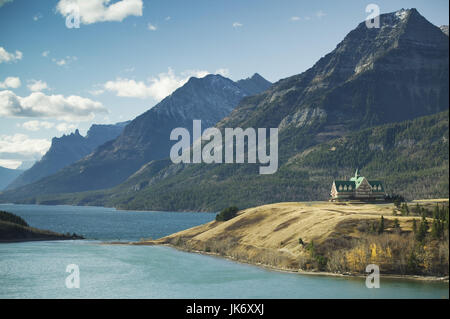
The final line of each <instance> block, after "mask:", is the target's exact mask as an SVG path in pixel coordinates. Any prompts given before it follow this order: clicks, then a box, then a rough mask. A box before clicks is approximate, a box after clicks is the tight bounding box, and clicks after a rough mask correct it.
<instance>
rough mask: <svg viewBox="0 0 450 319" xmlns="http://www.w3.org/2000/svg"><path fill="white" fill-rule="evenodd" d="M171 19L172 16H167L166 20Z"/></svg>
mask: <svg viewBox="0 0 450 319" xmlns="http://www.w3.org/2000/svg"><path fill="white" fill-rule="evenodd" d="M170 19H172V17H171V16H168V17H166V18H165V19H164V20H166V21H169V20H170Z"/></svg>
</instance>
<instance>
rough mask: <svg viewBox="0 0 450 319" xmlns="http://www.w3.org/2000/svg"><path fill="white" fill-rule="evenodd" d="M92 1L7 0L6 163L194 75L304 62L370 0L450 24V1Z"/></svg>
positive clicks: (286, 69)
mask: <svg viewBox="0 0 450 319" xmlns="http://www.w3.org/2000/svg"><path fill="white" fill-rule="evenodd" d="M71 2H77V3H78V2H79V3H81V4H82V6H80V7H79V8H80V9H79V13H80V18H81V21H80V22H81V23H80V28H71V29H69V28H67V27H66V15H67V14H68V13H67V12H68V11H67V10H69V9H70V8H69V6H70V4H71ZM84 3H86V2H84ZM88 3H90V6H83V0H61V1H57V0H53V1H51V0H33V1H30V0H0V166H6V167H15V166H17V165H19V164H20V162H21V161H23V160H31V159H37V158H39V157H40V156H41V155H42V154H43V153H44V152H45V151H46V150H47V149H48V147H49V145H50V141H51V138H52V137H53V136H61V135H62V134H64V133H70V132H71V131H73V130H74V129H75V128H79V129H80V131H81V133H82V134H85V132H86V130H87V129H88V128H89V126H90V125H91V124H93V123H115V122H119V121H125V120H129V119H133V118H134V117H135V116H137V115H139V114H141V113H142V112H144V111H146V110H148V109H149V108H150V107H152V106H154V105H155V104H156V103H157V102H158V101H159V100H160V99H162V98H163V97H164V96H166V95H167V94H169V93H170V92H172V91H173V90H174V89H175V88H176V87H178V86H180V85H182V84H183V83H184V82H185V81H186V80H187V79H188V78H189V77H190V76H203V75H205V74H207V73H221V74H223V75H225V76H227V77H230V78H231V79H233V80H239V79H241V78H246V77H249V76H251V75H252V74H253V73H255V72H258V73H260V74H261V75H262V76H264V77H265V78H267V79H268V80H270V81H272V82H275V81H277V80H279V79H281V78H284V77H288V76H290V75H294V74H298V73H301V72H302V71H305V70H306V69H308V68H309V67H311V66H312V65H313V64H314V63H315V62H316V61H317V60H318V59H319V58H320V57H322V56H324V55H325V54H326V53H328V52H330V51H331V50H333V49H334V48H335V47H336V45H337V44H338V43H339V42H340V41H341V40H342V39H343V38H344V36H345V35H346V34H347V33H348V32H349V31H351V30H352V29H353V28H355V27H356V26H357V25H358V23H360V22H362V21H364V20H365V18H366V17H367V15H368V13H366V12H365V8H366V6H367V5H368V4H369V3H375V4H377V5H378V6H379V7H380V10H381V13H385V12H391V11H396V10H398V9H401V8H413V7H414V8H417V9H418V10H419V12H420V13H421V14H422V15H423V16H425V18H427V19H428V20H429V21H430V22H432V23H433V24H435V25H443V24H448V9H449V8H448V7H449V4H448V1H447V0H433V1H429V0H428V1H424V0H415V1H414V0H411V1H401V0H398V1H394V0H385V1H359V0H358V1H357V0H346V1H331V0H330V1H299V0H296V1H294V0H281V1H280V0H239V1H238V0H214V1H212V0H192V1H186V0H182V1H175V0H158V1H156V0H155V1H150V0H149V1H147V0H122V1H117V0H116V1H113V0H111V1H102V0H89V1H88ZM94 4H96V6H95V5H94ZM114 5H116V7H111V8H110V6H114ZM119 5H121V6H119ZM68 8H69V9H68ZM18 105H19V107H20V109H18V108H17V107H18Z"/></svg>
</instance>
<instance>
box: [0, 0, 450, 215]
mask: <svg viewBox="0 0 450 319" xmlns="http://www.w3.org/2000/svg"><path fill="white" fill-rule="evenodd" d="M448 46H449V40H448V35H446V34H445V33H444V32H443V31H442V30H441V29H440V28H439V27H436V26H434V25H432V24H431V23H430V22H428V21H427V20H426V19H425V18H424V17H423V16H421V15H420V14H419V12H418V11H417V10H416V9H408V10H403V9H402V10H399V11H397V12H393V13H388V14H382V15H381V16H380V28H370V29H369V28H367V27H366V24H365V22H362V23H361V24H359V25H358V26H357V27H356V28H355V29H354V30H352V31H351V32H350V33H349V34H348V35H347V36H346V37H345V38H344V39H343V41H342V42H341V43H339V44H338V45H337V47H336V48H335V49H334V50H333V51H332V52H330V53H329V54H327V55H326V56H324V57H323V58H321V59H320V60H319V61H318V62H317V63H316V64H314V65H313V66H312V67H311V68H310V69H308V70H306V71H305V72H303V73H301V74H298V75H294V76H291V77H289V78H286V79H282V80H280V81H278V82H277V83H274V84H273V85H271V86H270V87H267V88H266V89H264V90H261V93H258V94H255V93H253V94H243V93H242V92H243V89H242V88H241V87H239V86H238V84H237V83H234V82H233V85H232V84H231V83H229V82H228V83H229V85H230V89H229V90H227V92H228V93H227V95H226V97H225V96H223V95H222V96H221V98H217V97H213V98H211V99H197V96H196V98H195V99H192V100H190V101H191V102H192V104H190V103H180V104H177V105H182V106H183V107H182V108H174V107H173V104H172V102H169V101H173V100H174V96H178V94H176V93H177V91H176V92H174V94H172V95H171V96H169V97H168V98H166V99H165V100H163V101H162V102H161V103H160V104H159V105H158V106H159V107H158V106H157V107H155V108H153V109H151V110H149V111H148V112H147V113H144V114H143V115H141V116H140V117H138V118H136V119H135V120H133V121H132V122H131V123H130V124H129V125H128V126H127V127H126V128H125V130H124V132H123V133H122V135H121V136H119V137H118V138H117V139H115V140H114V141H112V142H110V143H106V144H104V145H103V146H101V147H100V148H98V149H97V150H96V151H95V152H94V153H92V154H91V155H89V156H88V157H86V158H84V159H82V160H81V161H79V162H77V163H76V164H74V165H72V166H69V167H67V168H65V169H63V170H61V171H60V172H59V173H58V174H55V175H53V176H50V177H48V178H46V179H43V180H40V181H38V182H37V183H35V184H31V185H28V186H25V187H23V188H19V189H17V190H16V191H15V193H14V194H13V193H7V192H6V193H4V194H2V195H0V200H4V199H5V198H8V199H10V200H11V199H13V200H16V201H21V202H28V203H50V204H51V203H71V204H78V205H106V206H115V207H119V208H124V209H143V210H197V211H198V210H202V211H205V210H206V211H208V210H210V211H211V210H218V209H221V208H223V207H226V206H230V205H236V206H238V207H240V208H245V207H250V206H257V205H261V204H266V203H271V202H277V201H303V200H324V199H327V198H328V196H329V189H330V187H331V182H332V180H333V179H334V178H344V177H346V176H349V175H350V174H351V173H352V172H353V171H354V169H355V168H360V169H361V171H362V173H363V174H366V173H367V174H370V176H369V175H368V177H370V178H375V179H380V180H385V181H386V187H387V189H388V191H389V192H390V193H397V194H401V195H404V196H405V197H406V198H409V199H412V198H427V197H435V196H448V190H449V186H448V149H449V144H448V138H449V137H448V100H449V92H448V88H449V77H448V70H449V64H448V62H449V58H448V54H449V47H448ZM215 77H218V76H215ZM218 79H219V80H220V81H221V82H223V78H221V77H220V78H218ZM219 80H218V81H219ZM191 82H194V83H191ZM198 82H199V80H198V79H191V80H190V81H189V82H188V83H187V84H186V85H185V87H186V88H189V90H188V91H189V92H192V90H193V89H192V86H194V84H196V85H200V83H198ZM246 86H247V87H248V84H247V83H246ZM185 87H183V88H181V89H179V90H181V91H183V92H184V89H186V88H185ZM227 87H228V86H227ZM236 87H237V89H235V88H236ZM207 91H214V87H212V88H211V89H209V90H207ZM230 92H231V93H230ZM224 99H225V100H227V101H228V100H232V101H234V102H235V103H236V105H237V106H236V107H235V108H234V107H230V108H229V109H227V110H228V111H231V110H232V109H233V111H232V112H231V113H230V114H227V112H223V113H222V114H220V115H221V116H220V117H219V116H218V117H216V118H214V119H211V120H210V121H205V122H207V123H208V125H213V124H214V123H215V122H217V121H219V120H220V121H219V122H218V123H217V124H216V126H217V127H218V128H219V129H221V130H224V128H227V127H241V128H247V127H254V128H269V127H277V128H278V129H279V141H278V143H279V169H278V172H277V173H276V174H273V175H264V176H263V175H259V174H258V166H259V165H252V164H233V165H229V164H173V163H172V162H171V161H170V160H169V159H166V158H167V154H168V148H166V149H164V148H163V147H161V146H160V145H158V144H157V143H158V142H157V141H156V140H154V137H155V136H158V137H159V138H158V140H160V139H161V138H162V137H164V141H166V140H167V136H168V134H169V132H170V131H169V130H168V125H164V121H163V120H159V121H158V124H159V125H160V126H161V127H162V128H163V129H161V130H151V134H144V132H147V131H146V130H145V129H144V127H146V125H148V123H154V122H151V121H152V119H153V118H157V119H160V118H159V117H158V116H159V114H164V115H165V116H164V118H171V119H174V120H175V119H176V120H177V121H178V122H177V123H181V124H183V125H180V126H182V127H187V128H189V127H190V126H191V125H192V119H198V118H199V117H196V115H197V114H198V112H200V114H201V115H203V113H202V110H205V109H208V106H209V108H211V107H212V106H214V105H217V103H219V104H221V101H223V100H224ZM175 100H177V99H175ZM181 100H182V99H181ZM202 101H204V102H205V103H206V104H202ZM211 104H212V106H211ZM198 105H200V109H201V110H199V109H197V108H196V107H195V106H198ZM171 106H172V107H171ZM150 114H151V115H150ZM154 114H157V115H154ZM180 114H181V115H180ZM201 119H202V120H203V118H201ZM154 125H156V123H154ZM205 126H206V125H205ZM158 127H159V126H158ZM158 134H160V135H158ZM167 147H168V146H167ZM155 149H161V150H163V151H162V152H158V153H155ZM155 154H156V155H155ZM104 172H107V173H104ZM74 185H75V186H74ZM86 190H97V191H90V192H79V191H86ZM71 192H79V193H71Z"/></svg>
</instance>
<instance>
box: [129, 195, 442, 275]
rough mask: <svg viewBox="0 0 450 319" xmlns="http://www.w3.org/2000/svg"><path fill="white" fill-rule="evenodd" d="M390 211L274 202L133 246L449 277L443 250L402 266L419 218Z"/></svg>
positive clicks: (276, 263) (275, 263) (287, 264)
mask: <svg viewBox="0 0 450 319" xmlns="http://www.w3.org/2000/svg"><path fill="white" fill-rule="evenodd" d="M437 202H438V203H439V205H441V206H440V207H441V210H442V212H444V211H445V209H446V211H447V213H446V214H447V217H446V218H447V219H448V199H446V200H442V201H440V200H438V201H437ZM421 207H423V209H428V208H426V207H431V209H433V208H435V207H436V203H435V202H429V203H427V205H425V206H421ZM393 210H394V205H392V204H381V205H372V204H364V205H361V204H348V203H347V204H333V203H326V202H309V203H308V202H303V203H294V202H291V203H276V204H271V205H265V206H260V207H253V208H249V209H246V210H243V211H241V212H240V213H239V214H238V215H237V217H234V218H232V219H230V220H228V221H225V222H218V221H212V222H210V223H207V224H204V225H200V226H197V227H194V228H191V229H187V230H184V231H181V232H178V233H175V234H172V235H170V236H167V237H163V238H161V239H158V240H152V241H141V242H138V243H135V244H137V245H161V244H169V245H172V246H175V247H177V248H181V249H184V250H188V251H199V252H205V253H212V254H217V255H220V256H224V257H229V258H232V259H235V260H238V261H243V262H248V263H252V264H257V265H264V266H270V267H274V268H276V269H284V270H295V271H298V270H299V269H301V270H328V271H331V272H343V271H344V272H345V271H350V272H352V273H353V272H354V273H364V270H365V267H366V266H367V265H368V264H370V263H375V264H378V265H380V267H381V271H382V272H383V273H385V274H386V273H397V274H407V273H410V274H411V273H412V274H419V273H426V272H428V273H429V274H438V275H446V274H447V275H448V253H447V254H446V257H444V256H442V257H443V259H441V260H434V259H432V258H431V257H429V258H430V259H428V262H430V261H432V262H433V263H435V265H434V266H435V267H436V268H433V267H434V266H433V267H429V268H427V269H425V268H422V270H419V269H412V268H411V269H407V260H406V259H405V258H404V256H405V255H406V256H408V254H410V253H411V250H413V249H415V246H414V237H411V235H412V234H411V232H412V229H413V223H414V222H413V221H414V220H415V221H416V224H417V225H419V224H420V221H421V219H420V217H418V216H416V217H413V216H393ZM381 216H383V221H384V227H383V231H382V233H374V232H372V231H371V228H372V227H373V225H379V223H380V219H381ZM395 220H397V222H398V224H397V226H395V225H396V222H395ZM430 222H431V219H430ZM377 227H379V226H377ZM429 240H431V241H430V247H429V248H431V243H433V245H435V246H433V247H434V248H436V247H437V246H436V245H442V248H443V249H445V247H447V248H448V237H447V239H443V240H442V241H436V240H435V241H433V240H432V239H431V238H429ZM446 241H447V244H446ZM445 245H447V246H445ZM435 253H437V254H439V252H438V250H432V249H429V251H428V254H429V255H432V254H435ZM319 256H321V257H319ZM341 256H346V260H345V261H340V262H339V263H336V258H340V257H341ZM354 257H356V260H355V261H353V258H354ZM418 258H419V257H418ZM433 258H434V257H433ZM315 263H316V265H314V264H315Z"/></svg>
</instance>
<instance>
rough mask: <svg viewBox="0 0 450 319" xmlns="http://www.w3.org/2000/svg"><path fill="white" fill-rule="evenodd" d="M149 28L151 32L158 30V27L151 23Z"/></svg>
mask: <svg viewBox="0 0 450 319" xmlns="http://www.w3.org/2000/svg"><path fill="white" fill-rule="evenodd" d="M147 28H148V29H149V30H150V31H156V30H158V27H157V26H155V25H153V24H151V23H149V24H148V25H147Z"/></svg>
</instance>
